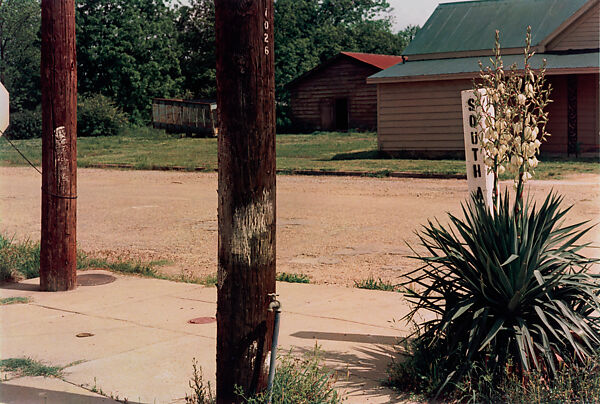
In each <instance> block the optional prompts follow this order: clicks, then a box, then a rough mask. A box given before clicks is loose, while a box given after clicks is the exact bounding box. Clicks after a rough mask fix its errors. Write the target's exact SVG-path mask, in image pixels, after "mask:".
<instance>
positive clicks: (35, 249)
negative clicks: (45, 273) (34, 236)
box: [0, 235, 40, 282]
mask: <svg viewBox="0 0 600 404" xmlns="http://www.w3.org/2000/svg"><path fill="white" fill-rule="evenodd" d="M39 270H40V245H39V243H32V242H31V241H27V240H26V241H21V242H18V241H15V240H14V238H7V237H5V236H3V235H0V282H3V281H13V280H19V279H29V278H36V277H38V276H39V273H40V272H39Z"/></svg>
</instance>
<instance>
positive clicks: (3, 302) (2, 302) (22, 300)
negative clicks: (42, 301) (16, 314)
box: [0, 297, 31, 306]
mask: <svg viewBox="0 0 600 404" xmlns="http://www.w3.org/2000/svg"><path fill="white" fill-rule="evenodd" d="M30 302H31V298H30V297H4V298H2V299H0V306H7V305H9V304H27V303H30Z"/></svg>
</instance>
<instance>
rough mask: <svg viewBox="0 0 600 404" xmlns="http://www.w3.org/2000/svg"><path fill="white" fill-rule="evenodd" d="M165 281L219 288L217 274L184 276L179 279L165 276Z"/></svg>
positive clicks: (178, 277)
mask: <svg viewBox="0 0 600 404" xmlns="http://www.w3.org/2000/svg"><path fill="white" fill-rule="evenodd" d="M163 279H168V280H173V281H177V282H185V283H195V284H197V285H204V286H217V282H218V277H217V274H210V275H206V276H200V277H196V276H191V275H186V274H182V275H180V276H177V277H172V276H167V275H164V278H163Z"/></svg>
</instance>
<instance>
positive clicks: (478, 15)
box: [403, 0, 587, 56]
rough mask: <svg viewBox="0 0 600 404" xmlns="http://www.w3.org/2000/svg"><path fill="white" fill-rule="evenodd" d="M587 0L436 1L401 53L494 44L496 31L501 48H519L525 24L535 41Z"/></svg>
mask: <svg viewBox="0 0 600 404" xmlns="http://www.w3.org/2000/svg"><path fill="white" fill-rule="evenodd" d="M586 2H587V0H481V1H465V2H458V3H444V4H440V5H439V6H438V7H437V8H436V9H435V11H434V12H433V14H432V15H431V17H429V19H428V20H427V22H426V23H425V25H424V26H423V28H422V29H421V30H420V31H419V32H418V33H417V35H416V36H415V38H414V39H413V40H412V42H411V43H410V44H409V45H408V47H407V48H406V49H405V51H404V53H403V55H406V56H410V55H421V54H428V53H445V52H460V51H474V50H488V49H492V48H493V47H494V33H495V31H496V30H499V31H500V44H501V45H502V47H503V48H522V47H523V46H524V44H525V33H526V30H527V26H528V25H531V31H532V32H531V34H532V45H537V44H539V43H540V42H541V41H543V40H544V39H545V38H546V37H547V36H548V35H550V34H551V33H552V32H554V31H555V30H556V29H557V28H558V27H559V26H560V25H561V24H562V23H563V22H564V21H565V20H567V19H568V18H569V17H571V16H572V15H573V14H575V12H576V11H577V10H579V9H580V8H581V7H582V6H583V5H584V4H585V3H586Z"/></svg>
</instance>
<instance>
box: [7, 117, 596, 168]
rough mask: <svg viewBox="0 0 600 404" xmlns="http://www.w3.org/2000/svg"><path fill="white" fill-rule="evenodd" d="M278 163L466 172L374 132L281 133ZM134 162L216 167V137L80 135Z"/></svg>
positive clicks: (84, 153)
mask: <svg viewBox="0 0 600 404" xmlns="http://www.w3.org/2000/svg"><path fill="white" fill-rule="evenodd" d="M276 141H277V169H278V170H283V172H288V173H289V172H291V171H293V170H318V171H357V172H370V173H375V174H373V175H375V176H387V175H389V173H390V172H407V171H410V172H418V173H435V174H464V173H465V171H466V166H465V162H464V160H458V159H439V160H421V159H413V158H394V159H392V158H389V157H388V156H386V155H382V154H381V153H380V152H379V151H378V149H377V134H376V133H371V132H348V133H346V132H315V133H310V134H293V135H287V134H280V135H277V140H276ZM14 143H15V144H16V146H17V147H18V148H19V149H20V150H21V151H22V152H23V153H24V154H25V155H26V156H28V157H29V158H30V159H31V160H32V161H33V162H34V163H35V164H38V165H39V164H40V163H41V140H40V139H28V140H15V141H14ZM541 160H542V161H541V163H540V165H539V166H538V168H537V169H536V178H538V179H546V178H557V177H559V176H561V175H568V174H576V173H596V174H598V173H600V164H598V160H597V159H567V158H560V159H548V158H542V159H541ZM0 164H2V165H21V166H22V165H25V164H26V163H25V162H24V161H23V159H22V158H21V156H19V155H18V154H17V152H16V151H15V150H14V149H13V148H12V147H11V146H10V145H9V144H8V142H6V141H3V140H2V139H0ZM95 164H129V165H131V166H132V167H134V168H135V169H152V168H153V167H175V166H177V167H182V168H183V169H186V170H195V169H196V168H197V167H202V168H203V169H205V170H209V171H212V170H215V169H216V168H217V139H215V138H191V137H180V136H179V135H171V134H167V133H165V132H164V131H162V130H158V129H153V128H148V127H136V128H132V127H130V128H126V129H125V130H123V132H122V134H120V135H118V136H98V137H82V138H80V139H78V140H77V165H78V166H79V167H89V166H91V165H95Z"/></svg>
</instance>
